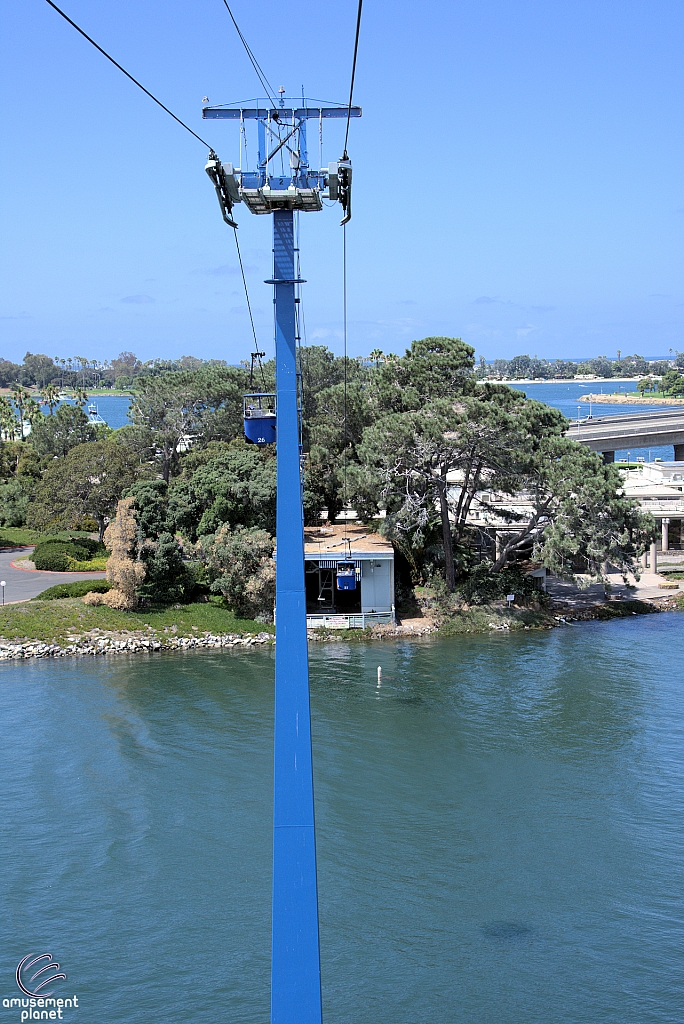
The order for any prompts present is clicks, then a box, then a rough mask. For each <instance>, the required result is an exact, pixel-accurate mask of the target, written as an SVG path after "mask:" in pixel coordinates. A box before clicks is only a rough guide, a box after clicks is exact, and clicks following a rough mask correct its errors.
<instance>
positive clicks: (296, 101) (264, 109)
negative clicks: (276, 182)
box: [202, 96, 362, 123]
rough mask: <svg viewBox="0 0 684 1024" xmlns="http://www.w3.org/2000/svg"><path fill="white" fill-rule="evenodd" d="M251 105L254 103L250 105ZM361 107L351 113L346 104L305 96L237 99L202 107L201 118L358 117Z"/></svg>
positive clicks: (298, 119)
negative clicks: (232, 101)
mask: <svg viewBox="0 0 684 1024" xmlns="http://www.w3.org/2000/svg"><path fill="white" fill-rule="evenodd" d="M252 104H255V105H252ZM361 113H362V111H361V107H352V108H351V113H350V111H349V107H348V106H347V105H342V104H337V103H329V102H328V101H327V100H315V99H309V98H307V97H302V96H299V97H294V98H293V97H290V98H285V97H283V99H282V100H280V101H279V102H278V104H277V105H274V104H273V102H272V101H271V100H268V99H265V98H264V99H263V100H261V99H258V98H257V99H251V100H241V101H238V102H237V103H225V104H223V103H222V104H218V105H217V106H213V107H210V106H206V107H202V117H203V118H204V119H205V120H212V119H217V120H221V119H224V118H225V119H227V120H233V121H241V120H242V121H259V120H268V119H269V118H270V120H272V121H276V122H278V121H279V122H281V123H283V122H286V121H290V122H291V121H292V118H295V120H297V121H302V120H307V119H310V118H317V119H319V118H323V119H325V118H344V117H348V116H349V117H361Z"/></svg>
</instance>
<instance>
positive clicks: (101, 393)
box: [0, 388, 133, 399]
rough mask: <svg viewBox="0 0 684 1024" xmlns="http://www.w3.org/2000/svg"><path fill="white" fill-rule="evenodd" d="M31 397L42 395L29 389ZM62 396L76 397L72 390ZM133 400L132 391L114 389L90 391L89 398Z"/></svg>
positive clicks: (6, 392)
mask: <svg viewBox="0 0 684 1024" xmlns="http://www.w3.org/2000/svg"><path fill="white" fill-rule="evenodd" d="M28 391H29V392H30V394H31V397H36V396H39V395H40V390H37V389H35V388H28ZM11 394H12V388H0V395H11ZM62 394H64V395H66V396H67V398H73V397H74V391H73V389H72V388H64V391H63V392H62ZM110 397H111V398H132V397H133V392H132V391H115V390H114V388H95V389H94V390H92V391H88V398H89V399H90V398H110Z"/></svg>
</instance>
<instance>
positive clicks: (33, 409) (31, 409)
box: [24, 398, 43, 428]
mask: <svg viewBox="0 0 684 1024" xmlns="http://www.w3.org/2000/svg"><path fill="white" fill-rule="evenodd" d="M24 419H27V420H28V421H29V423H30V424H31V427H32V428H33V427H34V426H35V424H36V422H37V421H38V420H42V419H43V410H42V409H41V407H40V405H39V404H38V402H36V400H35V398H27V400H26V405H25V407H24Z"/></svg>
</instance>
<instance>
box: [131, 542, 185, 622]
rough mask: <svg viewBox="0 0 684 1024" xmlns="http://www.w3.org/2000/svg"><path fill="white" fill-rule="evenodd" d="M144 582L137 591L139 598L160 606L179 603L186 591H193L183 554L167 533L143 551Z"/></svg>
mask: <svg viewBox="0 0 684 1024" xmlns="http://www.w3.org/2000/svg"><path fill="white" fill-rule="evenodd" d="M143 562H144V564H145V579H144V582H143V584H142V586H141V587H140V589H139V593H140V595H141V596H142V597H149V598H151V600H153V601H155V602H159V603H160V604H172V603H173V602H174V601H181V600H183V598H184V597H185V596H186V593H187V592H188V590H192V589H193V587H194V579H193V578H192V577H190V575H189V574H188V571H187V569H186V567H185V563H184V561H183V552H182V551H181V548H180V545H179V543H178V541H177V540H176V538H175V537H174V536H173V535H172V534H170V533H162V534H160V535H159V539H158V540H157V542H156V543H155V544H154V545H153V546H151V547H149V548H144V549H143Z"/></svg>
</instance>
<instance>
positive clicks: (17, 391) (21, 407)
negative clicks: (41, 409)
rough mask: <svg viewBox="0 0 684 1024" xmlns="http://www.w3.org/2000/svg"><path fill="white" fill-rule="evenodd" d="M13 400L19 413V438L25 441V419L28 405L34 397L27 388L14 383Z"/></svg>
mask: <svg viewBox="0 0 684 1024" xmlns="http://www.w3.org/2000/svg"><path fill="white" fill-rule="evenodd" d="M12 400H13V402H14V408H15V409H16V410H17V412H18V413H19V432H20V433H19V440H20V441H24V440H25V438H24V420H25V419H26V416H25V412H26V406H27V404H28V402H29V401H31V400H32V399H31V396H30V395H29V393H28V391H27V390H26V388H23V387H22V386H21V384H13V385H12Z"/></svg>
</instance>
